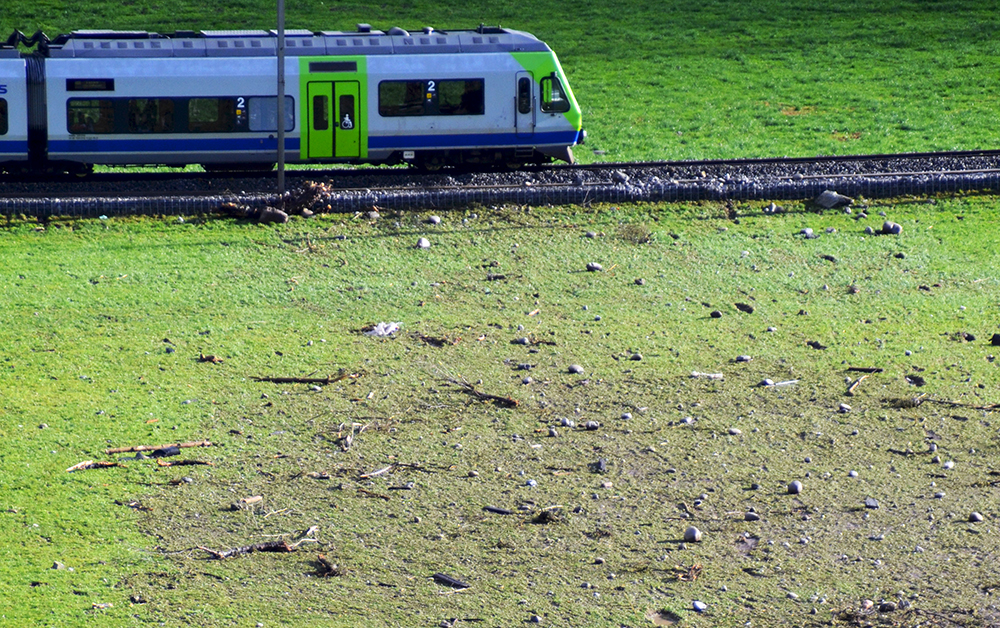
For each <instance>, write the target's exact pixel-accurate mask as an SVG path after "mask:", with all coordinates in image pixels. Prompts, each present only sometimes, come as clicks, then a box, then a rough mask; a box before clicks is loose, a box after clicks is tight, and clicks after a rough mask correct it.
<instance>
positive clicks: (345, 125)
mask: <svg viewBox="0 0 1000 628" xmlns="http://www.w3.org/2000/svg"><path fill="white" fill-rule="evenodd" d="M340 128H342V129H353V128H354V122H352V121H351V116H350V115H348V114H346V113H345V114H344V119H343V120H342V121H341V123H340Z"/></svg>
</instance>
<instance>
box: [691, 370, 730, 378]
mask: <svg viewBox="0 0 1000 628" xmlns="http://www.w3.org/2000/svg"><path fill="white" fill-rule="evenodd" d="M691 377H693V378H698V379H724V377H723V375H722V373H701V372H698V371H691Z"/></svg>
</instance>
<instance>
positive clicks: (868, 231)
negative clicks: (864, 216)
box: [865, 225, 875, 235]
mask: <svg viewBox="0 0 1000 628" xmlns="http://www.w3.org/2000/svg"><path fill="white" fill-rule="evenodd" d="M865 235H875V229H873V228H872V227H871V225H868V226H867V227H865Z"/></svg>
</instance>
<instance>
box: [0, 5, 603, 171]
mask: <svg viewBox="0 0 1000 628" xmlns="http://www.w3.org/2000/svg"><path fill="white" fill-rule="evenodd" d="M36 37H37V34H36ZM12 40H14V37H13V36H12V39H11V40H8V43H7V44H6V45H5V44H0V167H3V169H5V170H8V171H17V170H25V169H28V170H38V169H42V168H48V169H50V170H51V169H62V170H68V171H85V170H86V169H87V168H89V167H90V166H91V165H93V164H107V165H168V166H183V165H187V164H203V165H204V166H205V167H206V168H208V169H213V168H214V169H234V168H235V169H247V168H255V167H256V168H262V169H264V168H271V167H272V166H273V164H274V163H275V161H276V159H277V131H278V125H277V115H278V114H277V110H278V100H277V96H276V94H277V45H278V40H277V35H276V33H275V32H273V31H271V32H268V31H202V32H200V33H195V32H192V31H178V32H176V33H173V34H172V35H169V36H164V35H159V34H156V33H147V32H122V31H75V32H73V33H71V34H69V35H60V36H59V37H58V38H56V39H55V40H52V41H44V40H43V41H42V42H41V43H40V45H39V46H38V49H37V50H36V51H35V52H34V53H32V54H21V53H19V52H18V50H17V49H16V46H15V45H11V42H12ZM285 42H286V43H285V107H284V117H285V120H284V127H285V151H286V160H287V161H288V162H289V163H338V162H341V163H385V164H396V163H402V162H407V163H411V164H414V165H417V166H420V167H424V168H428V169H434V168H437V167H440V166H445V165H461V164H505V165H510V166H517V165H520V164H526V163H545V162H548V161H551V160H553V159H559V160H563V161H568V162H572V161H573V153H572V147H573V146H575V145H577V144H580V143H582V142H583V141H584V138H585V132H584V130H583V126H582V121H581V120H582V117H581V113H580V108H579V105H578V104H577V101H576V98H575V97H574V95H573V91H572V89H571V88H570V85H569V82H568V81H567V80H566V75H565V73H564V72H563V69H562V67H561V66H560V64H559V61H558V59H557V58H556V55H555V53H554V52H553V51H552V50H551V49H550V48H549V47H548V46H547V45H546V44H545V43H543V42H541V41H539V40H538V39H537V38H536V37H534V36H533V35H530V34H528V33H524V32H520V31H515V30H509V29H503V28H499V27H497V28H493V27H484V26H480V27H479V28H478V29H476V30H468V31H436V30H434V29H432V28H425V29H423V31H422V32H419V33H412V34H411V33H409V32H407V31H404V30H402V29H399V28H393V29H390V30H389V31H388V32H383V31H378V30H372V29H371V27H370V26H368V25H365V24H360V25H358V30H357V32H318V33H317V32H312V31H303V30H292V31H286V36H285Z"/></svg>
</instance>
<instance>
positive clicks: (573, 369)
mask: <svg viewBox="0 0 1000 628" xmlns="http://www.w3.org/2000/svg"><path fill="white" fill-rule="evenodd" d="M566 370H567V371H569V372H570V373H572V374H574V375H580V374H582V373H583V367H582V366H580V365H579V364H570V365H569V367H568V368H567V369H566Z"/></svg>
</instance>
